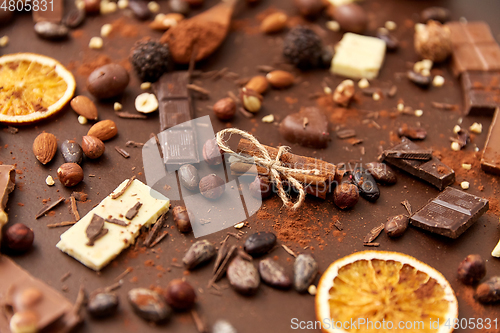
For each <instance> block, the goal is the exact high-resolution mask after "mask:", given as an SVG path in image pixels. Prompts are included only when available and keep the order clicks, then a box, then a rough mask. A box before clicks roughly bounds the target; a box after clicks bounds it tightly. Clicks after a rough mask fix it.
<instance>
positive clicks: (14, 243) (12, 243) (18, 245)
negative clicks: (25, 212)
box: [3, 223, 35, 252]
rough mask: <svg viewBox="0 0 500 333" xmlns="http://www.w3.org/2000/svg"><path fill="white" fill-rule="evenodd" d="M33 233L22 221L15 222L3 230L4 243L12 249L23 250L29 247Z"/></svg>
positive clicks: (33, 236) (33, 237)
mask: <svg viewBox="0 0 500 333" xmlns="http://www.w3.org/2000/svg"><path fill="white" fill-rule="evenodd" d="M34 239H35V234H34V233H33V230H31V229H30V228H28V227H27V226H25V225H24V224H22V223H16V224H13V225H12V226H10V227H9V228H8V229H7V230H6V231H5V238H4V239H3V240H4V242H5V245H7V247H8V248H9V249H11V250H13V251H18V252H25V251H27V250H29V249H31V246H32V245H33V240H34Z"/></svg>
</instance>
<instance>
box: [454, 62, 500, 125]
mask: <svg viewBox="0 0 500 333" xmlns="http://www.w3.org/2000/svg"><path fill="white" fill-rule="evenodd" d="M461 81H462V91H463V94H464V107H465V110H464V113H465V114H466V115H468V114H471V115H481V116H483V115H484V116H491V115H493V113H494V112H495V110H496V109H497V108H498V107H500V73H498V72H476V71H474V72H468V71H467V72H463V73H462V76H461Z"/></svg>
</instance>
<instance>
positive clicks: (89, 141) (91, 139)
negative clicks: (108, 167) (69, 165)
mask: <svg viewBox="0 0 500 333" xmlns="http://www.w3.org/2000/svg"><path fill="white" fill-rule="evenodd" d="M105 148H106V147H105V146H104V143H103V142H102V141H101V140H99V139H98V138H96V137H95V136H90V135H85V136H84V137H83V138H82V149H83V153H84V154H85V156H87V157H88V158H90V159H96V158H99V157H101V156H102V154H104V150H105Z"/></svg>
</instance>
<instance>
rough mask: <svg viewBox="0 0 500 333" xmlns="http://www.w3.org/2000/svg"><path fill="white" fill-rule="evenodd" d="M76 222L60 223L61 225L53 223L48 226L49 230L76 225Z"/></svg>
mask: <svg viewBox="0 0 500 333" xmlns="http://www.w3.org/2000/svg"><path fill="white" fill-rule="evenodd" d="M75 223H76V221H68V222H60V223H52V224H47V228H59V227H67V226H69V225H74V224H75Z"/></svg>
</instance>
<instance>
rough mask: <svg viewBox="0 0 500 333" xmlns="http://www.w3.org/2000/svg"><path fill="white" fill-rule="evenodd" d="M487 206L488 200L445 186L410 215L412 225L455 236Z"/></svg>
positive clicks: (439, 233)
mask: <svg viewBox="0 0 500 333" xmlns="http://www.w3.org/2000/svg"><path fill="white" fill-rule="evenodd" d="M488 207H489V203H488V200H486V199H484V198H480V197H477V196H475V195H472V194H469V193H466V192H464V191H461V190H458V189H456V188H452V187H447V188H446V189H445V190H444V191H443V192H442V193H440V194H439V195H438V196H437V197H436V198H435V199H433V200H431V201H430V202H429V203H428V204H427V205H425V206H424V207H423V208H422V209H420V210H419V211H418V212H416V213H415V214H414V215H412V216H411V218H410V222H411V224H412V225H414V226H416V227H419V228H422V229H424V230H427V231H430V232H433V233H435V234H438V235H442V236H446V237H450V238H457V237H458V236H460V235H461V234H462V233H463V232H464V231H465V230H467V229H468V228H469V227H470V226H471V225H473V224H474V222H476V221H477V219H478V218H479V217H480V216H481V215H483V214H484V213H485V212H486V211H487V210H488Z"/></svg>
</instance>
